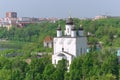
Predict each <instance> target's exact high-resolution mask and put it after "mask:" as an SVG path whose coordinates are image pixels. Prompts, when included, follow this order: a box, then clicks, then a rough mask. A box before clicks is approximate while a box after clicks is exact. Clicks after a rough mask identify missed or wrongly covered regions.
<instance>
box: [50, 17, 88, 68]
mask: <svg viewBox="0 0 120 80" xmlns="http://www.w3.org/2000/svg"><path fill="white" fill-rule="evenodd" d="M77 33H78V34H77ZM83 33H84V31H83V28H82V27H81V26H80V28H79V29H78V32H77V29H76V27H75V25H74V22H73V19H72V18H71V17H69V18H68V19H67V20H66V25H65V30H64V35H62V29H61V26H60V25H59V26H58V28H57V37H54V39H53V49H54V51H53V55H52V64H54V65H56V64H58V61H59V60H61V59H66V60H67V62H68V64H69V65H70V64H71V62H72V60H73V59H74V58H75V57H77V56H80V55H81V54H85V53H87V37H86V36H84V34H83ZM68 68H69V66H68Z"/></svg>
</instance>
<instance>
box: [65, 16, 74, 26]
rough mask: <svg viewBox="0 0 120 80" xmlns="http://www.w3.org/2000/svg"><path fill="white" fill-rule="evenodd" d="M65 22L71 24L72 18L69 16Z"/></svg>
mask: <svg viewBox="0 0 120 80" xmlns="http://www.w3.org/2000/svg"><path fill="white" fill-rule="evenodd" d="M66 24H68V25H73V19H72V18H71V17H70V18H68V19H67V20H66Z"/></svg>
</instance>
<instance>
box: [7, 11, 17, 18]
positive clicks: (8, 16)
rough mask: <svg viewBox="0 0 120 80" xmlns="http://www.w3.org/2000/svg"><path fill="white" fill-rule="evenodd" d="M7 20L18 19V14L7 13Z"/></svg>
mask: <svg viewBox="0 0 120 80" xmlns="http://www.w3.org/2000/svg"><path fill="white" fill-rule="evenodd" d="M6 18H17V12H6Z"/></svg>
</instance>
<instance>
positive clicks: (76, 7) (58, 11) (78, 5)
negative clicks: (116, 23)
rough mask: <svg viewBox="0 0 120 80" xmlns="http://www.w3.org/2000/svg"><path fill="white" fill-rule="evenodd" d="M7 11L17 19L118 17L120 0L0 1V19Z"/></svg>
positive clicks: (119, 14)
mask: <svg viewBox="0 0 120 80" xmlns="http://www.w3.org/2000/svg"><path fill="white" fill-rule="evenodd" d="M8 11H10V12H12V11H14V12H17V13H18V17H57V18H66V17H68V16H69V15H71V16H72V17H78V18H80V17H82V18H85V17H94V16H97V15H112V16H120V0H0V17H5V13H6V12H8Z"/></svg>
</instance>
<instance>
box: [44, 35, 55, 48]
mask: <svg viewBox="0 0 120 80" xmlns="http://www.w3.org/2000/svg"><path fill="white" fill-rule="evenodd" d="M44 47H48V48H52V47H53V38H52V37H51V36H46V37H45V39H44Z"/></svg>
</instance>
